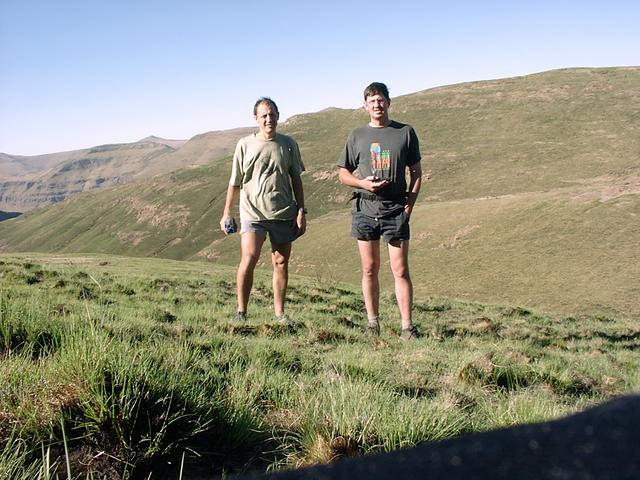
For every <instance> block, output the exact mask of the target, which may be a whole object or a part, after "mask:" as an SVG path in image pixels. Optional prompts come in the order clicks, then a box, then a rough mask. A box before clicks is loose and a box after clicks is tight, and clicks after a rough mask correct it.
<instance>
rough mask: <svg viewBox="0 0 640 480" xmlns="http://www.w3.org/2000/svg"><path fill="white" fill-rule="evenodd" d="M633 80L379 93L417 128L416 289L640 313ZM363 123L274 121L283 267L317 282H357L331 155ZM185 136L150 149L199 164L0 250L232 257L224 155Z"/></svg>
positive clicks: (350, 114) (560, 79) (38, 225)
mask: <svg viewBox="0 0 640 480" xmlns="http://www.w3.org/2000/svg"><path fill="white" fill-rule="evenodd" d="M638 85H640V68H638V67H624V68H604V69H588V68H584V69H565V70H555V71H550V72H544V73H540V74H535V75H528V76H523V77H516V78H508V79H502V80H492V81H482V82H470V83H464V84H459V85H452V86H445V87H439V88H435V89H429V90H425V91H422V92H417V93H414V94H411V95H406V96H402V97H397V98H394V99H393V101H392V105H391V108H392V109H391V115H392V117H393V118H395V119H397V120H400V121H404V122H407V123H410V124H411V125H413V126H414V128H415V129H416V131H417V133H418V136H419V138H420V140H421V151H422V155H423V170H424V171H425V178H426V179H427V181H426V182H425V184H424V187H423V191H422V193H421V197H420V199H419V203H418V205H417V207H416V209H415V210H414V216H413V218H412V238H413V241H412V253H411V255H412V261H411V265H412V270H413V272H412V274H413V278H414V283H415V288H416V296H417V297H426V296H430V295H437V296H448V297H455V298H460V299H464V300H476V301H483V302H492V303H496V302H498V303H499V302H508V303H512V304H513V303H515V304H519V305H523V306H526V307H527V308H536V309H540V310H544V311H553V312H564V313H567V314H574V313H576V314H577V313H580V312H590V313H593V312H597V313H600V314H602V315H609V314H611V315H613V314H615V315H622V316H637V315H639V314H640V305H638V304H637V302H636V298H637V297H638V294H639V293H640V292H639V290H640V286H639V285H638V282H637V279H638V278H640V267H639V265H640V249H639V248H638V242H637V239H638V238H639V234H640V231H639V230H640V228H639V227H638V215H640V196H639V195H638V193H639V192H640V89H638V88H637V86H638ZM366 121H367V118H366V114H365V113H364V112H363V111H362V110H341V109H327V110H323V111H321V112H317V113H312V114H305V115H298V116H295V117H292V118H290V119H289V120H288V121H287V122H286V124H283V125H282V126H281V131H283V132H284V133H288V134H291V135H293V136H294V137H295V138H296V139H297V140H298V142H299V144H300V147H301V151H302V154H303V158H304V162H305V164H306V166H307V172H306V174H305V178H304V181H305V192H306V197H307V205H308V207H309V209H310V212H311V214H310V225H309V231H308V234H307V235H306V236H305V237H304V238H303V239H301V240H300V241H299V242H297V243H296V245H295V247H294V255H293V259H292V270H293V271H294V272H296V273H300V274H304V275H308V276H311V277H315V278H317V279H318V281H320V282H333V281H342V280H345V281H349V282H354V283H358V282H359V273H358V272H359V267H358V259H357V252H356V249H355V245H354V242H353V240H352V239H351V238H350V237H349V234H348V232H349V228H348V225H349V213H348V211H349V207H348V205H347V203H346V202H347V199H348V197H349V195H350V191H349V189H347V188H345V187H343V186H341V185H339V184H338V182H337V171H336V167H335V162H336V159H337V157H338V155H339V152H340V150H341V148H342V146H343V143H344V141H345V139H346V136H347V134H348V132H349V131H350V130H351V129H352V128H354V127H356V126H358V125H361V124H363V123H365V122H366ZM198 141H199V139H198V138H197V137H194V139H192V140H191V141H190V142H188V143H187V144H185V145H184V146H182V147H181V148H180V149H178V150H175V151H173V152H170V153H167V154H165V156H164V158H171V159H176V163H179V162H178V161H177V159H178V158H179V157H181V156H182V158H184V156H185V155H186V152H188V148H194V151H197V152H200V153H201V154H200V156H197V155H196V154H193V155H191V154H189V156H190V158H192V159H197V161H195V160H194V163H195V164H198V162H200V165H201V166H198V167H194V168H190V169H186V170H179V171H174V172H173V173H171V174H168V175H164V176H157V177H154V178H152V179H150V180H144V181H140V182H137V183H135V184H131V185H124V186H118V187H114V188H108V189H101V190H100V191H97V192H96V193H87V194H82V195H79V196H75V197H73V198H70V199H68V200H66V201H64V202H62V203H60V204H58V205H55V206H52V207H47V208H42V209H38V210H35V211H32V212H28V213H27V214H25V215H22V216H21V217H19V218H16V219H12V220H8V221H5V222H2V223H1V224H0V250H3V251H43V252H45V251H48V252H96V253H117V254H125V255H134V256H161V257H167V258H174V259H197V258H201V259H206V260H209V261H215V262H223V263H228V264H234V263H235V262H236V261H237V259H238V241H237V237H236V236H231V237H228V238H225V237H223V235H222V234H221V232H220V231H219V228H218V226H217V225H218V220H219V216H220V212H221V209H222V203H223V201H224V193H225V189H226V184H227V179H228V174H229V167H230V157H229V155H227V156H224V154H222V155H220V156H218V157H216V156H215V155H211V156H209V157H207V153H206V152H207V147H206V145H205V144H204V143H203V144H202V145H201V146H198V143H197V142H198ZM190 144H191V145H190ZM196 147H197V148H196ZM211 158H214V159H213V160H212V161H210V159H211ZM265 260H266V263H268V259H265ZM385 275H388V273H385ZM383 281H384V284H383V285H385V288H388V286H389V285H390V279H389V278H388V277H387V278H385V279H384V280H383Z"/></svg>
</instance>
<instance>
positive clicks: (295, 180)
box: [291, 175, 307, 236]
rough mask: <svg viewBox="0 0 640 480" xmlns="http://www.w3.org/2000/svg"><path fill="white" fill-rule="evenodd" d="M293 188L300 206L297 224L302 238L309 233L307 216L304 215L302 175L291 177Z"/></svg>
mask: <svg viewBox="0 0 640 480" xmlns="http://www.w3.org/2000/svg"><path fill="white" fill-rule="evenodd" d="M291 186H292V187H293V195H294V196H295V197H296V203H297V204H298V215H297V217H296V224H297V225H298V235H300V236H301V235H304V232H306V231H307V215H306V214H305V213H304V212H305V207H304V188H303V186H302V177H300V175H296V176H293V177H291Z"/></svg>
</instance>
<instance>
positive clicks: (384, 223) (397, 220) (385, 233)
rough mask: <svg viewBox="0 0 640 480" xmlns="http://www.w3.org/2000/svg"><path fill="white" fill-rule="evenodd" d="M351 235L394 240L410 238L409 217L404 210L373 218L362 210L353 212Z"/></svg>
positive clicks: (361, 237)
mask: <svg viewBox="0 0 640 480" xmlns="http://www.w3.org/2000/svg"><path fill="white" fill-rule="evenodd" d="M351 235H352V236H354V237H356V238H357V239H358V240H367V241H368V240H380V237H382V238H383V239H384V241H385V242H387V243H389V242H393V241H399V240H409V237H410V232H409V219H408V218H407V214H406V213H405V212H404V210H401V211H400V212H399V213H398V214H397V215H394V216H391V217H380V218H373V217H369V216H367V215H365V214H363V213H362V212H353V217H352V219H351Z"/></svg>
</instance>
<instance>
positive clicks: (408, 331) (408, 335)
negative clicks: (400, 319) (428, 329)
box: [400, 325, 422, 341]
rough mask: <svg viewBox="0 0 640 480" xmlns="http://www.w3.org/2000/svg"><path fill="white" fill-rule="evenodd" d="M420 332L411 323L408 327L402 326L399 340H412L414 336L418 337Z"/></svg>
mask: <svg viewBox="0 0 640 480" xmlns="http://www.w3.org/2000/svg"><path fill="white" fill-rule="evenodd" d="M421 336H422V335H420V332H419V331H418V329H417V328H416V326H415V325H411V326H410V327H409V328H403V329H402V333H400V339H401V340H405V341H406V340H414V339H416V338H420V337H421Z"/></svg>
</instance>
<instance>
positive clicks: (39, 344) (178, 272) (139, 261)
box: [0, 254, 640, 480]
mask: <svg viewBox="0 0 640 480" xmlns="http://www.w3.org/2000/svg"><path fill="white" fill-rule="evenodd" d="M233 278H234V269H233V268H231V267H226V266H221V265H211V264H205V263H203V262H183V261H180V262H177V261H171V260H165V259H148V258H127V257H114V256H99V255H86V256H83V257H81V256H62V255H55V256H52V255H44V254H42V255H34V254H29V255H0V358H2V362H0V378H1V379H2V393H3V395H2V396H0V445H3V446H4V445H5V444H6V445H8V448H6V449H4V453H3V454H2V455H1V456H0V471H4V472H7V471H12V472H13V473H12V475H11V477H12V478H15V479H16V480H18V479H19V480H22V479H25V480H26V479H31V478H34V477H35V475H33V471H28V472H26V473H24V472H22V473H21V468H23V467H24V464H25V460H32V461H35V462H36V463H37V462H41V461H42V460H43V456H44V455H48V458H49V461H50V463H51V464H52V465H54V464H55V465H58V468H57V472H58V473H59V474H60V477H65V478H66V467H65V462H64V459H63V458H62V455H63V454H64V449H63V436H64V435H65V434H64V432H66V437H67V444H66V447H67V448H68V449H69V451H70V455H69V460H70V469H71V473H72V474H73V476H72V477H71V478H76V477H75V476H76V475H80V477H79V478H84V475H85V474H87V473H88V472H90V471H94V472H99V473H100V474H101V475H102V476H100V478H107V479H116V478H126V477H124V471H125V470H127V471H128V472H129V473H133V474H135V476H134V477H133V478H148V475H149V474H150V473H151V472H153V473H154V475H152V477H151V478H172V479H174V478H178V471H177V466H178V465H179V464H180V462H181V459H182V454H183V452H184V453H185V455H186V458H185V465H186V469H185V475H186V477H185V478H191V476H192V475H197V474H198V473H199V474H200V476H201V477H202V478H215V477H214V474H219V473H220V472H221V471H226V472H234V471H238V470H242V469H261V470H264V469H265V468H266V467H267V466H268V465H271V466H272V467H284V466H286V467H294V466H300V465H308V464H312V463H317V462H327V461H330V460H332V459H334V458H335V457H341V456H349V455H358V454H362V453H371V452H376V451H381V450H391V449H396V448H399V447H406V446H410V445H414V444H416V443H418V442H423V441H432V440H437V439H442V438H447V437H450V436H453V435H457V434H460V433H463V432H469V431H479V430H485V429H492V428H497V427H501V426H508V425H514V424H520V423H525V422H534V421H541V420H547V419H551V418H555V417H558V416H561V415H565V414H568V413H570V412H574V411H577V410H580V409H582V408H584V407H585V406H588V405H591V404H593V403H597V402H600V401H603V400H605V399H608V398H611V397H612V396H615V395H619V394H623V393H628V392H632V391H637V390H638V388H640V377H639V376H638V369H637V367H636V363H637V361H636V360H637V359H636V353H635V352H636V351H637V349H638V348H640V344H639V339H640V332H639V331H638V326H637V322H635V321H631V320H624V319H619V318H610V317H594V316H580V317H575V316H572V317H566V316H545V315H540V314H538V313H536V312H534V311H530V310H528V309H525V308H521V307H518V306H506V305H505V306H495V305H493V306H492V305H483V304H478V303H470V302H456V301H451V300H443V299H437V298H436V299H430V300H429V301H424V300H420V301H419V302H417V304H416V318H415V320H416V323H417V325H418V326H419V327H420V328H421V330H422V331H423V332H424V333H425V334H426V335H425V336H424V337H423V338H421V339H418V340H417V341H415V342H411V343H406V344H405V343H403V342H401V341H399V340H398V338H397V334H398V323H397V322H392V321H389V320H388V318H390V317H391V316H392V312H393V311H394V310H395V307H394V305H393V303H394V302H393V301H392V299H391V298H389V296H386V295H385V296H384V298H383V299H382V305H381V306H382V313H383V316H384V318H385V319H386V320H385V321H384V322H383V328H382V335H381V337H380V338H378V339H371V338H368V337H367V336H366V333H365V331H364V320H363V318H362V315H361V313H362V300H361V295H360V293H359V291H358V289H357V288H353V287H350V286H348V285H343V284H338V283H335V282H333V281H331V280H329V279H326V278H324V279H322V278H318V279H309V278H304V277H298V276H294V277H293V278H292V281H291V288H290V291H289V296H288V311H289V313H290V314H291V315H292V316H293V318H294V319H295V323H294V324H293V325H292V326H291V327H285V326H282V325H278V324H274V323H273V322H271V320H270V319H271V308H272V307H271V298H270V293H269V291H270V288H269V283H270V282H269V277H268V275H266V274H264V273H263V272H259V273H258V275H257V278H256V284H255V286H256V288H255V290H254V292H253V295H252V303H251V310H250V314H251V316H250V318H249V321H248V322H247V323H246V324H242V325H234V324H231V323H230V322H229V321H228V319H229V318H230V316H231V315H232V313H233V303H234V300H233V298H234V285H233ZM594 359H597V361H594ZM62 425H64V428H65V430H64V432H63V430H62ZM7 442H8V443H7ZM20 445H22V447H23V448H22V450H21V449H19V448H18V447H19V446H20ZM25 448H26V450H25ZM29 451H32V452H33V456H29V455H27V456H26V457H24V455H25V452H29ZM194 453H195V454H199V455H200V456H198V455H194ZM45 458H46V457H45ZM56 459H57V461H56ZM169 462H170V463H169ZM10 469H11V470H10ZM158 472H162V473H163V474H164V475H162V474H159V473H158ZM52 477H53V475H52ZM94 478H95V477H94Z"/></svg>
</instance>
